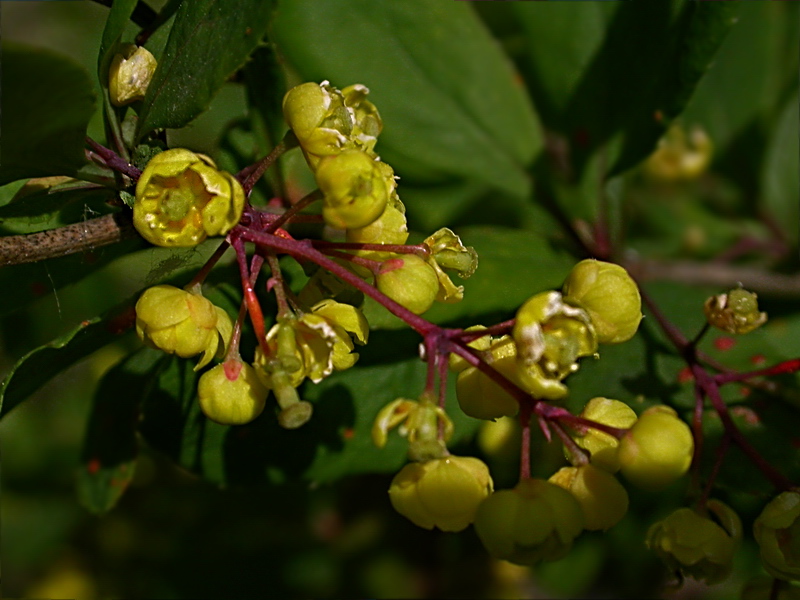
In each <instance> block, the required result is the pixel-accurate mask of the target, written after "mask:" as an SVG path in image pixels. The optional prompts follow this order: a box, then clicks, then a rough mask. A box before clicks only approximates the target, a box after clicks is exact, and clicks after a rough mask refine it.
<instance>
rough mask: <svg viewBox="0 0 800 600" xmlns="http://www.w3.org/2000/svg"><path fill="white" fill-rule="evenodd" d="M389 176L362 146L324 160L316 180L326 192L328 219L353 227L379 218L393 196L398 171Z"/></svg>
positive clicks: (334, 224) (324, 213) (324, 212)
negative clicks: (395, 175) (390, 196)
mask: <svg viewBox="0 0 800 600" xmlns="http://www.w3.org/2000/svg"><path fill="white" fill-rule="evenodd" d="M389 179H391V181H389ZM389 179H387V176H386V175H385V172H384V169H382V168H381V167H380V166H379V163H378V162H376V161H375V160H374V159H372V158H370V156H369V155H367V154H366V153H365V152H362V151H360V150H345V151H344V152H342V153H340V154H337V155H335V156H329V157H326V158H324V159H323V160H321V161H320V163H319V165H318V167H317V172H316V180H317V185H318V186H319V189H320V190H321V191H322V193H323V194H324V195H325V198H324V204H323V206H322V217H323V218H324V219H325V222H326V223H327V224H328V225H330V226H331V227H336V228H338V229H350V228H361V227H366V226H367V225H369V224H370V223H372V222H373V221H375V220H376V219H377V218H378V217H380V216H381V214H382V213H383V211H384V210H385V208H386V203H387V202H388V200H389V194H390V192H391V191H392V189H391V187H392V185H393V184H394V175H393V174H392V175H391V176H389Z"/></svg>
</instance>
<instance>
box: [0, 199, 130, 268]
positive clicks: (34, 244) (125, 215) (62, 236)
mask: <svg viewBox="0 0 800 600" xmlns="http://www.w3.org/2000/svg"><path fill="white" fill-rule="evenodd" d="M137 235H138V234H137V233H136V230H135V229H134V228H133V222H132V221H131V216H130V213H129V212H127V211H124V212H119V213H114V214H112V215H105V216H103V217H98V218H97V219H89V220H87V221H83V222H82V223H74V224H72V225H67V226H65V227H58V228H56V229H49V230H47V231H41V232H39V233H29V234H27V235H10V236H5V237H0V267H5V266H8V265H21V264H25V263H31V262H38V261H40V260H46V259H48V258H57V257H59V256H67V255H69V254H75V253H77V252H85V251H87V250H93V249H95V248H99V247H101V246H107V245H109V244H114V243H116V242H120V241H122V240H127V239H131V238H135V237H136V236H137Z"/></svg>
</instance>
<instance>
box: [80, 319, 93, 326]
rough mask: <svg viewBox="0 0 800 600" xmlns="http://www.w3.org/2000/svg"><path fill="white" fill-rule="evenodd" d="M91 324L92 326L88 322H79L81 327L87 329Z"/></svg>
mask: <svg viewBox="0 0 800 600" xmlns="http://www.w3.org/2000/svg"><path fill="white" fill-rule="evenodd" d="M91 324H92V322H91V321H89V320H86V321H81V327H88V326H89V325H91Z"/></svg>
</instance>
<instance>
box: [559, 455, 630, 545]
mask: <svg viewBox="0 0 800 600" xmlns="http://www.w3.org/2000/svg"><path fill="white" fill-rule="evenodd" d="M548 481H550V483H555V484H556V485H558V486H561V487H562V488H564V489H565V490H567V491H568V492H569V493H571V494H572V495H573V496H574V497H575V499H576V500H577V501H578V503H579V504H580V505H581V509H582V510H583V516H584V519H585V525H584V527H585V528H586V529H588V530H589V531H598V530H599V531H606V530H607V529H610V528H611V527H613V526H614V525H616V524H617V523H619V521H620V519H622V517H624V516H625V513H626V512H628V492H626V491H625V488H624V487H622V484H621V483H620V482H619V481H617V478H616V477H614V476H613V475H612V474H611V473H609V472H608V471H605V470H603V469H599V468H597V467H595V466H593V465H591V464H586V465H582V466H580V467H563V468H562V469H560V470H559V471H558V472H556V473H555V474H554V475H552V476H551V477H550V479H549V480H548Z"/></svg>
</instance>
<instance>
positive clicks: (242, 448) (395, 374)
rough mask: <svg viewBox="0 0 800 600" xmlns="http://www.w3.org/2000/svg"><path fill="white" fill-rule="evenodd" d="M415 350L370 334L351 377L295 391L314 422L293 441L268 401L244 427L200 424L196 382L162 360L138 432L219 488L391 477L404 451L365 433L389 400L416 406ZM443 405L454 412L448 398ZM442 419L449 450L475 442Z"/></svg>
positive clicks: (411, 341)
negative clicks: (378, 444) (449, 430)
mask: <svg viewBox="0 0 800 600" xmlns="http://www.w3.org/2000/svg"><path fill="white" fill-rule="evenodd" d="M418 343H419V337H418V336H416V335H415V334H413V333H412V332H410V331H404V332H379V333H376V334H374V335H373V336H372V338H371V340H370V343H369V344H368V345H367V346H366V347H364V348H362V349H360V354H361V359H360V361H359V364H358V365H357V366H356V367H354V368H352V369H348V370H347V371H342V372H337V373H334V374H333V375H331V376H330V377H329V378H327V379H325V380H323V381H322V382H321V383H320V384H318V385H312V384H310V383H306V384H304V386H303V387H302V388H300V392H301V396H302V397H304V398H306V399H308V400H309V401H311V402H312V403H313V404H314V415H313V416H312V418H311V420H310V421H309V422H308V423H307V424H306V425H304V426H303V427H301V428H299V429H297V430H292V431H287V430H285V429H282V428H281V427H280V426H279V425H278V423H277V419H276V416H275V408H274V406H275V405H274V400H273V399H272V398H269V399H268V400H267V408H266V409H265V411H264V413H263V414H262V415H261V416H260V417H258V418H257V419H256V420H255V421H253V422H252V423H249V424H247V425H242V426H235V427H228V426H222V425H219V424H217V423H214V422H212V421H209V420H208V419H206V417H205V416H204V415H203V414H202V413H201V411H200V408H199V406H198V403H197V401H196V379H197V377H198V374H197V373H194V372H193V371H192V366H193V365H192V362H191V361H186V360H181V359H177V358H172V357H170V358H167V359H165V360H164V361H163V362H162V363H159V365H160V366H159V368H157V369H155V370H154V371H153V372H152V373H151V374H150V375H149V377H148V378H142V381H141V382H140V383H139V387H138V388H137V389H138V390H139V391H141V392H142V393H143V420H142V423H141V432H142V434H143V435H144V437H145V439H146V440H147V441H148V443H149V444H150V445H152V446H153V447H155V448H157V449H159V450H161V451H162V452H165V453H166V454H167V455H169V456H170V457H172V458H173V459H174V460H175V461H176V462H178V463H179V464H180V465H182V466H183V467H185V468H187V469H189V470H191V471H193V472H195V473H197V474H199V475H201V476H202V477H203V478H205V479H208V480H210V481H213V482H215V483H220V484H242V483H250V484H253V483H271V484H280V483H283V482H285V481H288V480H296V479H300V478H303V479H307V480H310V481H313V482H326V481H333V480H336V479H338V478H340V477H342V476H345V475H352V474H355V473H377V472H390V471H393V470H397V469H399V467H400V466H401V465H402V463H403V462H404V461H405V452H406V444H405V442H404V441H403V440H402V439H401V438H400V437H399V436H398V434H397V433H396V432H393V433H392V434H391V435H390V436H389V438H390V439H389V443H388V444H387V446H386V447H385V448H383V449H380V450H379V449H377V448H375V447H374V446H373V444H372V440H371V437H370V431H371V428H372V422H373V420H374V418H375V416H376V415H377V413H378V411H379V410H380V409H381V408H382V407H383V406H384V405H385V404H387V403H388V402H391V401H392V400H394V399H395V395H397V394H401V395H404V396H407V397H409V398H416V397H417V396H418V395H419V394H420V392H421V391H422V389H423V387H424V383H425V373H426V366H425V363H423V362H422V361H420V360H419V359H418V358H417V357H416V353H417V352H418V348H417V345H418ZM152 352H153V351H152V350H149V349H147V350H143V351H142V353H152ZM146 380H147V381H152V382H153V385H152V387H151V388H148V389H146V388H145V381H146ZM449 402H450V406H454V405H455V399H454V398H453V397H452V396H451V397H450V399H449ZM450 413H451V416H452V417H453V419H454V422H455V426H456V434H455V439H454V440H453V443H458V442H459V441H463V440H465V439H466V438H468V437H469V436H471V435H472V434H473V433H474V431H475V429H476V427H477V425H478V424H479V422H478V421H477V420H476V419H470V418H469V417H466V416H464V415H463V414H462V413H461V412H460V410H458V409H457V408H454V409H453V410H452V411H450Z"/></svg>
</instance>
